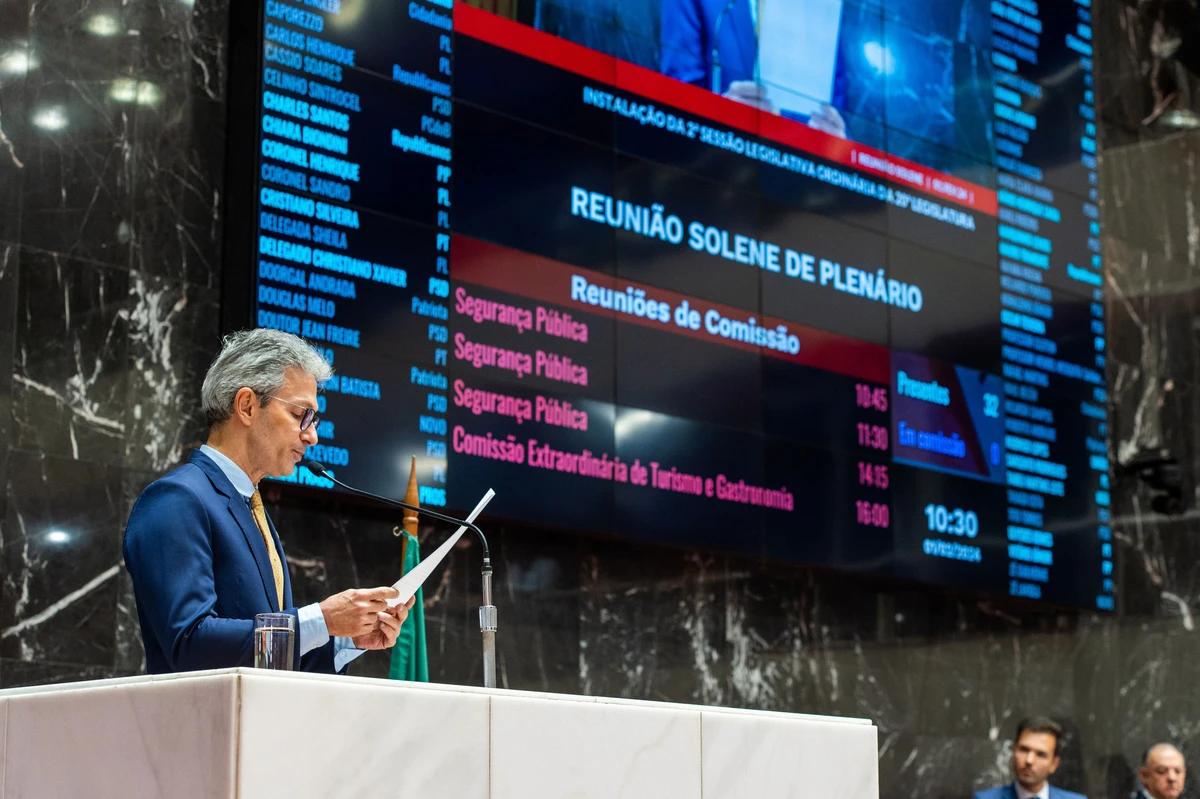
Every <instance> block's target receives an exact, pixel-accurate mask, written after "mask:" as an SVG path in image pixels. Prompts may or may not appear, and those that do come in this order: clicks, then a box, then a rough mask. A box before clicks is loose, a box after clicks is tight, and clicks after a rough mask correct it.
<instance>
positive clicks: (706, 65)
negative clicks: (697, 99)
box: [659, 0, 846, 138]
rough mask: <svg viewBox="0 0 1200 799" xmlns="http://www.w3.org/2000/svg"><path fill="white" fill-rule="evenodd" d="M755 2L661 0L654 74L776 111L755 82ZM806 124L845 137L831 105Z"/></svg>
mask: <svg viewBox="0 0 1200 799" xmlns="http://www.w3.org/2000/svg"><path fill="white" fill-rule="evenodd" d="M757 2H758V0H662V24H661V28H660V34H659V36H660V40H661V43H662V48H661V52H660V55H659V58H660V64H659V69H660V71H661V72H662V73H663V74H664V75H669V76H671V77H672V78H677V79H678V80H681V81H683V82H685V83H692V84H695V85H696V86H700V87H703V88H705V89H710V90H711V91H713V92H715V93H717V94H720V95H723V96H725V97H728V98H730V99H731V100H737V101H738V102H741V103H746V104H748V105H753V106H757V107H758V108H761V109H763V110H764V111H771V112H774V111H776V110H777V109H776V108H775V107H774V106H773V105H772V104H771V102H770V100H769V99H768V98H767V93H766V90H765V89H764V87H763V86H761V85H760V84H759V83H758V82H757V81H756V80H755V68H756V66H757V64H758V31H757V28H758V23H757V20H756V18H755V16H756V14H757V8H758V6H757V5H756V3H757ZM797 46H802V43H797ZM714 56H715V60H714ZM718 67H719V68H718ZM806 121H807V123H808V124H809V125H810V126H811V127H813V128H816V129H817V130H819V131H821V132H823V133H828V134H830V135H832V136H838V137H840V138H845V137H846V123H845V120H843V119H842V115H841V114H839V113H838V111H837V110H836V109H835V108H834V107H833V106H832V105H823V106H821V108H820V109H819V110H818V111H817V112H816V113H814V114H812V115H811V116H810V117H808V118H807V120H806Z"/></svg>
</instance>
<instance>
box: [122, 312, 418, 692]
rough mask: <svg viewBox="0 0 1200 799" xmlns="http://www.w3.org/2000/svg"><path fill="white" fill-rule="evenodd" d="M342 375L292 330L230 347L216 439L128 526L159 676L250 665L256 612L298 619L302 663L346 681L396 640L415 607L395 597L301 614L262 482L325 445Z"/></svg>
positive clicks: (366, 596)
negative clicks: (322, 416) (331, 393)
mask: <svg viewBox="0 0 1200 799" xmlns="http://www.w3.org/2000/svg"><path fill="white" fill-rule="evenodd" d="M331 374H332V369H331V368H330V366H329V364H328V363H327V362H326V361H325V359H324V358H323V357H322V356H321V354H320V353H318V352H317V351H316V350H314V349H313V348H312V347H310V346H309V345H308V344H306V343H305V342H304V341H302V340H301V339H299V338H296V337H295V336H292V335H289V334H287V333H282V332H279V331H276V330H265V329H259V330H248V331H242V332H238V333H234V334H233V335H231V336H228V337H227V338H226V339H225V341H224V342H223V345H222V347H221V352H220V353H219V354H218V355H217V357H216V359H215V360H214V361H213V363H212V365H211V366H210V367H209V369H208V373H207V374H206V375H205V377H204V384H203V387H202V389H201V396H202V401H203V405H204V411H205V413H206V414H207V416H208V422H209V430H208V443H207V444H205V445H204V446H202V447H201V448H200V449H199V450H197V451H196V452H193V453H192V455H191V458H190V459H189V461H188V462H187V463H186V464H184V465H183V466H180V467H178V468H176V469H174V470H172V471H171V472H170V473H168V474H166V475H165V476H163V477H161V478H159V479H158V480H155V481H154V482H153V483H151V484H150V485H149V486H147V487H146V489H145V490H144V491H143V492H142V494H141V496H139V497H138V500H137V502H136V503H135V504H134V506H133V511H132V512H131V513H130V516H129V523H128V525H127V526H126V530H125V544H124V554H125V564H126V566H127V567H128V569H129V573H130V574H131V575H132V577H133V588H134V594H135V597H136V599H137V607H138V619H139V621H140V622H141V628H142V643H143V645H144V646H145V649H146V668H147V670H148V671H149V672H151V673H161V672H171V671H190V670H194V669H211V668H223V667H227V666H245V665H250V663H251V661H252V658H253V646H252V641H253V628H254V622H253V620H254V616H255V614H257V613H267V612H284V613H288V614H291V615H292V616H294V617H295V618H296V625H297V630H298V635H297V636H296V638H297V640H296V652H295V654H296V663H297V664H298V666H299V668H301V669H304V670H307V671H323V672H333V671H341V670H342V669H344V668H345V666H346V664H347V663H349V662H350V661H351V660H353V659H354V658H355V657H357V656H358V655H359V654H361V653H362V652H363V651H364V650H367V649H386V648H388V647H390V646H392V644H393V643H395V641H396V635H397V634H398V633H399V631H400V624H401V623H402V622H403V621H404V619H405V618H406V617H407V615H408V607H409V606H410V605H411V604H412V602H411V600H410V601H409V603H408V604H407V605H404V604H402V605H398V606H396V607H394V608H388V607H387V602H386V600H387V599H388V598H389V597H392V596H394V595H395V593H396V592H395V589H393V588H390V587H381V588H369V589H359V588H352V589H349V590H346V591H343V592H341V593H339V594H334V595H333V596H330V597H327V598H326V599H324V600H323V601H321V602H319V603H313V604H311V605H307V606H304V607H295V606H294V604H293V602H292V586H291V580H290V579H289V577H288V573H287V566H286V563H287V560H286V559H285V557H284V554H283V544H282V542H281V541H280V540H279V534H278V532H277V531H276V530H275V526H274V525H273V524H271V521H270V520H269V519H268V518H267V516H266V512H265V510H264V509H263V505H262V499H261V497H260V496H259V493H258V483H259V481H260V480H261V479H262V478H264V477H268V476H283V475H288V474H291V472H292V470H293V469H294V468H295V467H296V464H297V463H298V462H299V461H300V459H301V458H303V457H304V451H305V449H306V448H307V447H309V446H312V445H313V444H316V443H317V424H316V423H317V414H316V412H317V385H318V383H320V382H323V381H325V380H327V379H329V377H330V375H331Z"/></svg>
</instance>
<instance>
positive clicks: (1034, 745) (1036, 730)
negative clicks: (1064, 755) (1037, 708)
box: [975, 718, 1087, 799]
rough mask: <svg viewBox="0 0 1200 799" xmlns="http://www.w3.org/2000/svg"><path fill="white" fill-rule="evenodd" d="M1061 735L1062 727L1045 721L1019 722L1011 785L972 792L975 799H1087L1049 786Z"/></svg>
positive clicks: (1055, 768) (1034, 719)
mask: <svg viewBox="0 0 1200 799" xmlns="http://www.w3.org/2000/svg"><path fill="white" fill-rule="evenodd" d="M1062 734H1063V731H1062V727H1060V726H1059V725H1058V724H1056V723H1055V722H1053V721H1051V720H1050V719H1047V718H1032V719H1025V720H1024V721H1022V722H1021V723H1020V724H1018V725H1017V734H1016V736H1015V737H1014V738H1013V752H1012V770H1013V777H1014V781H1013V782H1011V783H1009V784H1008V785H999V786H997V787H995V788H988V789H987V790H985V791H976V792H975V799H1034V798H1035V797H1036V799H1087V797H1085V796H1083V794H1078V793H1074V792H1073V791H1065V790H1063V789H1062V788H1056V787H1054V786H1053V785H1051V784H1050V782H1049V780H1050V776H1051V775H1053V774H1054V772H1056V771H1058V765H1059V757H1058V756H1059V742H1060V741H1061V740H1062Z"/></svg>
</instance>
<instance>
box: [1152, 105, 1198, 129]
mask: <svg viewBox="0 0 1200 799" xmlns="http://www.w3.org/2000/svg"><path fill="white" fill-rule="evenodd" d="M1158 124H1159V125H1160V126H1162V127H1164V128H1174V129H1176V130H1191V129H1192V128H1200V116H1197V114H1196V112H1195V111H1193V110H1192V109H1190V108H1172V109H1171V110H1170V111H1166V112H1164V113H1163V115H1162V116H1160V117H1159V118H1158Z"/></svg>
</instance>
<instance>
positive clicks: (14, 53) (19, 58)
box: [0, 48, 37, 75]
mask: <svg viewBox="0 0 1200 799" xmlns="http://www.w3.org/2000/svg"><path fill="white" fill-rule="evenodd" d="M36 66H37V61H36V60H35V59H34V57H33V56H32V55H30V53H29V51H28V50H26V49H24V48H21V49H20V50H9V51H8V52H6V53H4V54H3V55H0V73H3V74H5V75H24V74H25V73H26V72H28V71H29V70H31V69H33V68H34V67H36Z"/></svg>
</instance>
